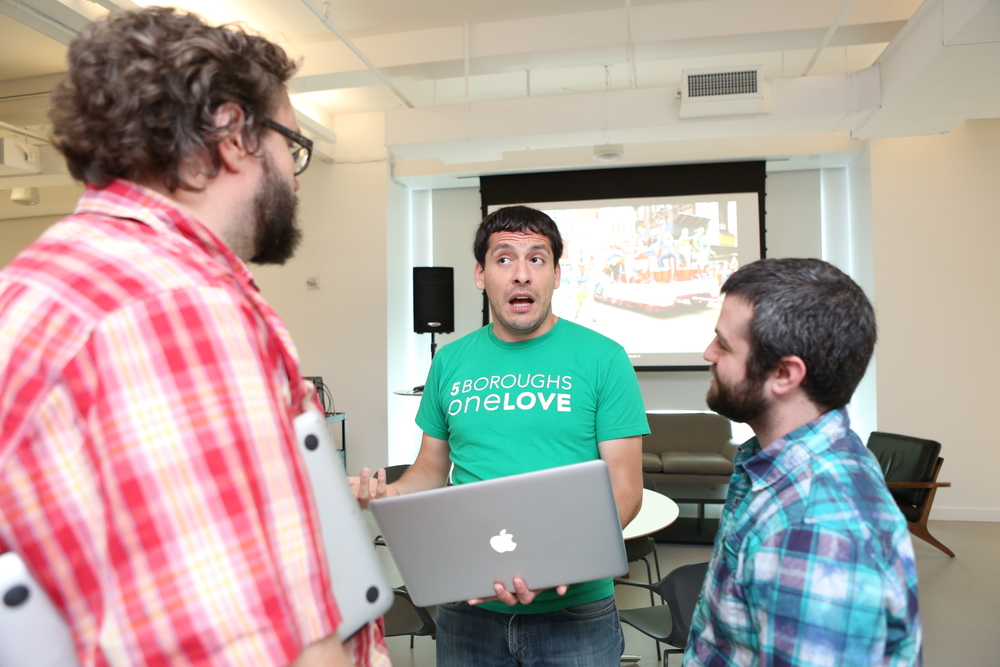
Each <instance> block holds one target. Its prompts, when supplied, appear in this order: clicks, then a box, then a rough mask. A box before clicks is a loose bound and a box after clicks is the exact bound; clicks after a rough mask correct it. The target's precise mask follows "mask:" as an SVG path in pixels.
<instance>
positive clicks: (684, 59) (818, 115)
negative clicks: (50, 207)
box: [0, 0, 1000, 219]
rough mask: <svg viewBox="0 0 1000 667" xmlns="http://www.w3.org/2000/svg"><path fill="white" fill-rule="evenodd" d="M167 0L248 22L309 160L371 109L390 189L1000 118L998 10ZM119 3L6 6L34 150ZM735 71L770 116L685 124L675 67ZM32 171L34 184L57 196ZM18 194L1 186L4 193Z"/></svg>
mask: <svg viewBox="0 0 1000 667" xmlns="http://www.w3.org/2000/svg"><path fill="white" fill-rule="evenodd" d="M140 2H141V4H147V1H146V0H140ZM148 4H152V3H148ZM170 4H175V5H176V6H178V7H181V8H184V9H189V10H192V11H197V12H199V13H200V14H202V15H203V16H205V17H206V18H207V19H208V20H210V21H212V22H224V21H232V20H239V21H243V22H245V23H246V24H248V25H249V26H250V27H251V28H253V29H255V30H257V31H259V32H261V33H263V34H264V35H266V36H268V37H270V38H272V39H274V40H275V41H278V42H279V43H281V44H282V45H283V46H285V48H286V49H288V50H289V52H291V53H292V54H293V55H294V56H295V57H296V58H300V59H301V62H302V65H301V68H300V70H299V73H298V75H297V76H296V78H295V79H294V80H293V81H292V82H291V85H290V88H291V90H292V92H293V93H295V94H294V95H293V102H294V104H295V105H296V108H297V109H298V111H299V121H300V123H301V124H302V125H303V127H304V128H305V129H306V130H307V132H309V133H311V134H313V135H314V136H315V137H316V138H317V139H319V140H321V141H319V142H318V146H319V147H320V150H321V157H324V158H325V159H334V160H335V159H337V146H336V144H335V143H333V142H335V140H336V139H335V138H336V134H335V133H336V132H337V130H338V126H341V127H342V126H344V124H343V123H339V122H338V119H339V118H343V117H345V115H346V114H356V113H366V112H385V121H384V123H385V134H386V147H387V149H388V152H389V155H390V158H391V160H392V168H393V175H394V177H396V178H397V179H399V180H401V181H402V182H405V183H407V184H409V185H411V186H413V187H431V186H435V187H440V186H447V185H459V184H460V185H465V186H468V185H470V184H474V181H470V180H469V179H470V177H473V178H474V177H475V176H478V175H479V174H483V173H500V172H510V171H524V170H533V169H557V168H567V167H586V166H596V163H594V161H593V149H594V146H595V145H600V144H608V143H614V144H622V145H624V152H625V159H624V160H623V162H622V163H621V164H650V163H666V162H674V163H676V162H689V161H705V160H724V159H741V158H765V159H769V160H770V161H771V162H770V167H769V168H771V169H788V168H814V167H816V166H818V165H826V166H837V165H840V164H844V163H846V162H847V161H849V160H850V159H853V157H854V156H855V155H857V154H858V152H859V151H860V150H862V149H863V142H864V141H865V140H867V139H874V138H882V137H894V136H910V135H920V134H934V133H940V132H947V131H950V130H951V129H953V128H954V127H955V126H957V125H958V124H960V123H961V122H964V121H965V120H967V119H970V118H996V117H1000V0H926V2H921V0H545V1H544V2H540V1H539V0H333V1H330V2H328V3H326V4H325V5H324V4H323V3H322V1H321V0H180V1H179V2H175V3H170ZM113 6H118V7H128V6H135V5H133V4H132V0H0V44H3V53H2V54H0V123H6V124H8V125H13V126H17V127H23V128H27V129H28V130H30V131H31V132H32V133H34V134H36V135H37V136H39V137H43V136H44V135H45V133H46V131H47V127H46V116H45V113H46V108H47V105H48V91H49V90H50V89H51V87H52V85H53V84H54V83H55V82H56V81H57V80H58V79H59V77H60V76H61V73H62V72H63V71H64V69H65V65H64V62H63V59H64V56H65V44H67V43H68V42H69V41H70V40H71V38H72V35H73V33H74V31H76V30H79V29H80V28H81V27H82V26H83V25H86V23H87V22H88V21H89V20H92V19H94V18H97V17H99V16H101V15H103V14H104V13H106V11H107V8H109V7H113ZM324 7H325V11H326V12H327V14H326V15H325V19H324V18H321V17H322V15H323V12H324ZM338 33H339V35H342V36H343V37H345V38H346V39H347V40H349V41H350V43H351V44H346V43H345V42H344V41H343V40H342V39H341V36H339V35H338ZM358 54H361V55H362V56H363V58H362V57H361V56H359V55H358ZM365 60H367V61H368V63H369V64H371V65H373V66H374V67H377V68H378V69H377V71H376V70H373V68H372V67H369V64H366V62H365ZM745 67H759V68H760V70H761V72H762V75H763V78H764V79H765V80H766V82H767V86H768V88H769V93H770V94H769V99H768V101H767V103H768V105H769V111H768V112H767V113H761V114H756V115H743V114H740V115H730V116H724V117H708V118H680V114H679V113H678V102H677V96H678V94H679V90H680V86H681V72H682V70H691V69H706V68H727V69H734V68H745ZM8 129H9V128H8ZM0 136H7V137H15V136H16V135H15V134H12V133H10V132H5V131H3V126H2V125H0ZM22 138H23V137H22ZM27 140H28V141H29V142H31V143H40V141H39V140H35V139H32V138H30V137H29V138H28V139H27ZM324 140H325V141H324ZM45 157H46V156H43V163H44V164H43V169H42V172H43V173H42V175H41V176H38V177H34V178H36V179H41V178H42V176H45V177H46V178H47V179H48V180H38V183H39V184H41V185H43V186H55V185H58V184H63V185H65V184H67V183H69V177H68V176H66V175H65V173H64V171H65V170H64V169H60V168H58V167H57V166H54V165H53V164H52V163H53V162H55V161H56V160H53V159H44V158H45ZM26 179H27V180H26ZM31 179H32V177H31V176H30V175H22V176H0V189H8V188H11V187H23V186H24V184H25V183H30V181H31ZM15 180H16V181H17V183H18V185H12V183H14V182H15ZM55 181H58V182H55ZM0 199H5V198H4V197H0ZM6 208H7V207H4V206H3V204H2V203H0V219H2V218H3V217H5V216H7V213H6ZM22 215H23V212H22Z"/></svg>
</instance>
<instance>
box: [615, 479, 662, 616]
mask: <svg viewBox="0 0 1000 667" xmlns="http://www.w3.org/2000/svg"><path fill="white" fill-rule="evenodd" d="M642 486H643V488H645V489H649V490H650V491H656V481H655V480H654V479H653V477H652V476H651V475H648V474H646V473H642ZM650 554H652V555H653V561H654V562H655V563H656V579H657V581H658V580H659V579H661V578H662V576H663V575H661V574H660V558H659V556H657V554H656V540H654V539H653V538H652V536H650V535H644V536H642V537H633V538H632V539H631V540H625V558H626V560H628V562H629V563H634V562H636V561H640V560H641V561H642V562H643V563H644V564H645V565H646V582H647V583H650V584H651V583H653V572H652V570H651V569H650V567H649V555H650ZM616 583H617V582H616ZM649 604H650V605H654V604H656V599H655V598H654V597H653V591H652V590H650V591H649Z"/></svg>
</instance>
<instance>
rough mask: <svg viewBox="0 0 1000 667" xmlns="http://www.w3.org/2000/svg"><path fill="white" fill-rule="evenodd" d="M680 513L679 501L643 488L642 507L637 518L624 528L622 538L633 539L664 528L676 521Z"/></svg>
mask: <svg viewBox="0 0 1000 667" xmlns="http://www.w3.org/2000/svg"><path fill="white" fill-rule="evenodd" d="M679 513H680V510H678V509H677V503H675V502H674V501H672V500H671V499H670V498H667V497H666V496H665V495H663V494H662V493H657V492H656V491H650V490H649V489H643V490H642V508H641V509H640V510H639V513H638V514H637V515H636V516H635V518H634V519H632V520H631V521H630V522H629V524H628V525H627V526H625V527H624V528H622V539H626V540H631V539H632V538H635V537H643V536H644V535H651V534H653V533H655V532H656V531H658V530H662V529H664V528H666V527H667V526H669V525H670V524H672V523H673V522H674V521H676V520H677V515H678V514H679Z"/></svg>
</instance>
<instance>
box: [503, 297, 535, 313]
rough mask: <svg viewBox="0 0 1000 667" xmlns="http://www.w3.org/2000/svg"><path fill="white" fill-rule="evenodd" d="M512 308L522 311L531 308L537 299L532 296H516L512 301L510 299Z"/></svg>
mask: <svg viewBox="0 0 1000 667" xmlns="http://www.w3.org/2000/svg"><path fill="white" fill-rule="evenodd" d="M508 303H509V304H510V307H511V309H512V310H515V311H522V310H530V309H531V305H532V304H533V303H535V300H534V299H532V298H531V297H530V296H515V297H513V298H512V299H511V300H510V301H508Z"/></svg>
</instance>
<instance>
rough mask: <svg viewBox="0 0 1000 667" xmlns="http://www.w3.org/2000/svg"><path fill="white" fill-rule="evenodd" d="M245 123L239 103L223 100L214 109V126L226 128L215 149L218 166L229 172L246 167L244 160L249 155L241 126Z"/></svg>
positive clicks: (244, 115) (244, 116)
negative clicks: (217, 154) (217, 153)
mask: <svg viewBox="0 0 1000 667" xmlns="http://www.w3.org/2000/svg"><path fill="white" fill-rule="evenodd" d="M245 124H246V114H244V113H243V109H242V108H240V105H238V104H235V103H233V102H224V103H223V104H220V105H219V108H218V109H216V110H215V126H216V127H218V128H228V129H227V130H226V135H225V136H224V137H223V138H222V140H221V141H219V143H218V145H217V146H216V150H217V151H218V152H219V160H220V165H219V166H220V168H221V169H224V170H226V171H230V172H239V171H242V170H243V169H244V168H245V167H246V160H247V158H248V157H250V156H251V153H250V150H249V149H248V148H247V145H246V137H245V136H244V135H243V128H244V125H245Z"/></svg>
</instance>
